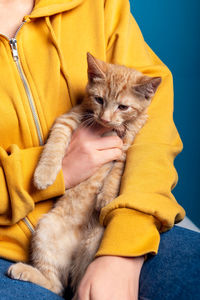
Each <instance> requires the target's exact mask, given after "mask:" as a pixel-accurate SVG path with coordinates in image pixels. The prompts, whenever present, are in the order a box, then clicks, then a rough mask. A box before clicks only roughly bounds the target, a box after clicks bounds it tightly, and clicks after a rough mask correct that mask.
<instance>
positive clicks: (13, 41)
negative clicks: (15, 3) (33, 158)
mask: <svg viewBox="0 0 200 300" xmlns="http://www.w3.org/2000/svg"><path fill="white" fill-rule="evenodd" d="M25 23H26V21H24V22H23V23H22V24H21V25H20V27H19V28H18V30H17V31H16V34H15V36H14V38H11V39H9V38H7V37H6V36H5V35H3V36H4V37H5V38H6V39H7V40H9V44H10V47H11V52H12V56H13V60H14V62H15V64H16V67H17V70H18V72H19V75H20V78H21V80H22V83H23V85H24V89H25V92H26V95H27V98H28V102H29V105H30V108H31V112H32V116H33V119H34V122H35V126H36V130H37V134H38V139H39V144H40V145H43V144H44V141H43V135H42V132H41V129H40V128H41V127H40V121H39V117H38V114H37V112H36V109H35V105H34V100H33V96H32V93H31V90H30V87H29V84H28V81H27V79H26V76H25V74H24V72H23V69H22V66H21V63H20V59H19V53H18V49H17V40H16V36H17V33H18V32H19V30H20V29H21V28H22V26H23V25H24V24H25ZM23 221H24V223H25V224H26V226H27V227H28V228H29V230H30V231H31V232H32V233H34V231H35V229H34V227H33V225H32V224H31V222H30V221H29V219H28V217H25V218H24V219H23Z"/></svg>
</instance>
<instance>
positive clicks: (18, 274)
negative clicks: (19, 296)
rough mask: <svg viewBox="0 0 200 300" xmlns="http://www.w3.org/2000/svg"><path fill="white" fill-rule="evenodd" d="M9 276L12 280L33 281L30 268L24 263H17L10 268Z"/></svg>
mask: <svg viewBox="0 0 200 300" xmlns="http://www.w3.org/2000/svg"><path fill="white" fill-rule="evenodd" d="M7 275H8V276H9V277H10V278H12V279H18V280H23V281H31V272H30V269H29V266H28V265H26V264H23V263H16V264H13V265H11V266H10V268H9V269H8V271H7Z"/></svg>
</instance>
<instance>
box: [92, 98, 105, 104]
mask: <svg viewBox="0 0 200 300" xmlns="http://www.w3.org/2000/svg"><path fill="white" fill-rule="evenodd" d="M94 99H95V101H96V102H97V103H99V104H101V105H103V98H102V97H94Z"/></svg>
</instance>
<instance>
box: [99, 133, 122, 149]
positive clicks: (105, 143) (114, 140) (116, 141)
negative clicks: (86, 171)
mask: <svg viewBox="0 0 200 300" xmlns="http://www.w3.org/2000/svg"><path fill="white" fill-rule="evenodd" d="M93 143H94V146H95V148H96V149H97V150H106V149H112V148H120V149H121V148H122V146H123V142H122V140H121V139H120V138H119V137H118V136H106V137H101V138H99V139H98V140H97V141H95V142H93Z"/></svg>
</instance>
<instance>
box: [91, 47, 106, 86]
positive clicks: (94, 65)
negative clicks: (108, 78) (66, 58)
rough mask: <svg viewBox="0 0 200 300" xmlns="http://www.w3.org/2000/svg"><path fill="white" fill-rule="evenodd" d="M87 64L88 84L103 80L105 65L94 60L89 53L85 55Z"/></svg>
mask: <svg viewBox="0 0 200 300" xmlns="http://www.w3.org/2000/svg"><path fill="white" fill-rule="evenodd" d="M87 63H88V79H89V81H90V82H94V81H98V80H102V79H103V80H104V79H105V73H106V64H105V63H104V62H103V61H101V60H99V59H97V58H95V57H94V56H93V55H92V54H90V53H89V52H88V53H87Z"/></svg>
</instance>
